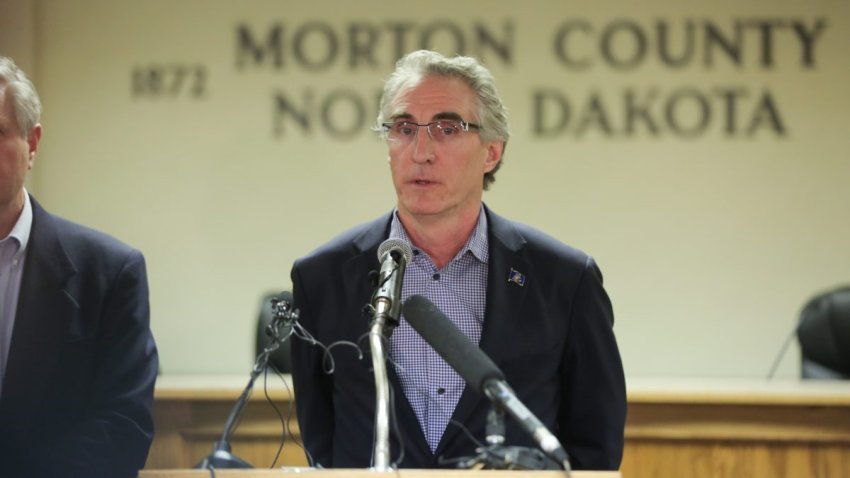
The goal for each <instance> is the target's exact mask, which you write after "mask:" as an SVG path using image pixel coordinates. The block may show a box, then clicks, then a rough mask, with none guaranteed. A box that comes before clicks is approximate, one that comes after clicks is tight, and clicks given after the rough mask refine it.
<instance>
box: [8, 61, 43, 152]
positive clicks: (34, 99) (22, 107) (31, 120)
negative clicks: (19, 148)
mask: <svg viewBox="0 0 850 478" xmlns="http://www.w3.org/2000/svg"><path fill="white" fill-rule="evenodd" d="M0 86H5V87H6V90H7V91H8V92H9V93H11V95H10V97H11V98H12V106H13V107H14V108H15V120H16V121H17V122H18V129H19V130H20V131H21V136H22V137H23V138H24V139H26V138H27V137H28V136H29V132H30V131H32V129H33V128H34V127H35V125H36V124H38V122H39V121H40V120H41V101H40V100H39V99H38V93H36V91H35V86H33V84H32V82H31V81H30V80H29V78H27V75H26V73H24V72H23V70H21V69H20V68H18V65H16V64H15V62H14V61H12V59H11V58H8V57H5V56H0Z"/></svg>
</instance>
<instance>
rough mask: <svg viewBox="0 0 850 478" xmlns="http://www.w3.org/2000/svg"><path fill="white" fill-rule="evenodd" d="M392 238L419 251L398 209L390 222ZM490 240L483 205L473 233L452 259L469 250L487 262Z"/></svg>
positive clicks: (477, 257) (480, 259)
mask: <svg viewBox="0 0 850 478" xmlns="http://www.w3.org/2000/svg"><path fill="white" fill-rule="evenodd" d="M389 237H390V239H401V240H403V241H405V242H407V243H408V244H410V245H411V246H412V247H413V250H414V251H418V249H419V248H418V247H416V245H415V244H413V242H412V241H411V240H410V236H408V235H407V231H405V230H404V225H403V224H402V223H401V220H400V219H399V218H398V209H397V208H396V209H395V210H393V219H392V222H391V223H390V236H389ZM488 245H489V242H488V239H487V215H486V214H484V206H481V209H480V210H479V212H478V222H476V224H475V229H473V230H472V234H470V235H469V237H468V238H467V239H466V243H465V244H464V245H463V247H461V248H460V251H458V253H457V255H456V256H455V257H454V259H452V260H456V259H458V258H459V257H461V256H463V255H464V254H466V253H467V252H470V253H472V255H473V256H474V257H475V258H476V259H478V260H479V261H481V262H482V263H484V264H486V263H487V260H488V259H489V257H490V250H489V247H488Z"/></svg>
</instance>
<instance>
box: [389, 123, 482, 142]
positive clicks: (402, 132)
mask: <svg viewBox="0 0 850 478" xmlns="http://www.w3.org/2000/svg"><path fill="white" fill-rule="evenodd" d="M381 126H383V128H384V136H385V137H386V138H387V139H389V140H391V141H398V142H401V143H410V142H412V141H413V139H414V138H416V135H417V133H419V128H422V127H424V128H425V129H426V130H428V136H430V137H431V139H433V140H434V141H436V142H438V143H448V142H451V141H454V140H456V139H458V138H460V136H461V134H463V133H466V132H467V131H469V129H470V128H472V129H481V127H480V126H478V125H477V124H474V123H468V122H466V121H462V120H451V119H443V120H437V121H433V122H431V123H427V124H419V123H414V122H413V121H407V120H399V121H396V122H394V123H383V124H382V125H381Z"/></svg>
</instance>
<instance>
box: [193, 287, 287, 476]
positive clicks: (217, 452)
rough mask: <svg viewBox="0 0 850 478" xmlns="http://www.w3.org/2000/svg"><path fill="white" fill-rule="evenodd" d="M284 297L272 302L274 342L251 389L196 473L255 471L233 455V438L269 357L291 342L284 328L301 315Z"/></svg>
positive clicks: (270, 331) (263, 354) (250, 383)
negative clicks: (232, 469)
mask: <svg viewBox="0 0 850 478" xmlns="http://www.w3.org/2000/svg"><path fill="white" fill-rule="evenodd" d="M284 295H287V296H288V295H289V294H288V293H287V292H284V293H282V294H279V295H278V296H277V297H274V298H272V299H271V302H272V322H271V323H270V324H269V326H268V328H267V329H266V333H268V334H269V335H271V337H272V340H271V342H269V345H268V346H266V348H265V349H263V351H262V352H261V353H260V355H259V356H257V360H256V362H254V368H253V369H252V370H251V376H250V378H249V379H248V385H246V386H245V389H244V390H243V391H242V395H240V396H239V399H238V400H236V404H235V405H233V408H232V409H231V410H230V415H228V417H227V421H226V422H225V424H224V432H222V434H221V438H219V439H218V441H216V442H215V444H214V445H213V451H212V453H210V454H209V455H207V457H206V458H204V459H203V460H201V462H200V463H198V464H197V466H195V468H196V469H220V468H253V466H251V464H250V463H248V462H247V461H245V460H243V459H241V458H239V457H238V456H236V455H233V454H232V453H231V452H230V437H231V436H232V435H233V432H234V431H236V427H237V426H238V425H239V418H240V417H241V416H242V410H243V409H244V408H245V406H246V405H248V399H249V398H250V397H251V392H252V391H253V389H254V382H256V380H257V377H259V376H260V374H261V373H262V372H263V371H264V370H265V369H266V367H267V366H268V364H269V357H270V356H271V354H272V352H274V351H275V350H277V349H278V347H280V344H281V343H282V342H283V341H284V340H285V339H286V338H288V336H287V337H281V336H280V328H281V326H284V325H290V324H291V323H292V322H293V321H295V320H298V311H297V310H292V308H291V305H290V303H289V301H288V300H287V299H284V298H282V296H284Z"/></svg>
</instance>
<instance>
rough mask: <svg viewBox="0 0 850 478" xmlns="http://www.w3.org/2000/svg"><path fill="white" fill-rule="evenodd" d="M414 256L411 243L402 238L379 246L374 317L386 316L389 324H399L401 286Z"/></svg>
mask: <svg viewBox="0 0 850 478" xmlns="http://www.w3.org/2000/svg"><path fill="white" fill-rule="evenodd" d="M412 257H413V249H411V247H410V244H408V243H407V242H406V241H403V240H401V239H387V240H386V241H384V242H382V243H381V245H380V246H378V262H379V263H380V264H381V271H380V273H379V274H378V288H377V289H376V290H375V295H374V296H372V307H373V308H374V309H375V315H374V318H375V319H377V318H379V317H380V318H384V319H385V320H386V321H388V322H389V324H388V325H393V326H395V325H398V320H399V315H400V313H401V286H402V280H403V279H404V269H405V267H407V263H408V262H410V259H411V258H412Z"/></svg>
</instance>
